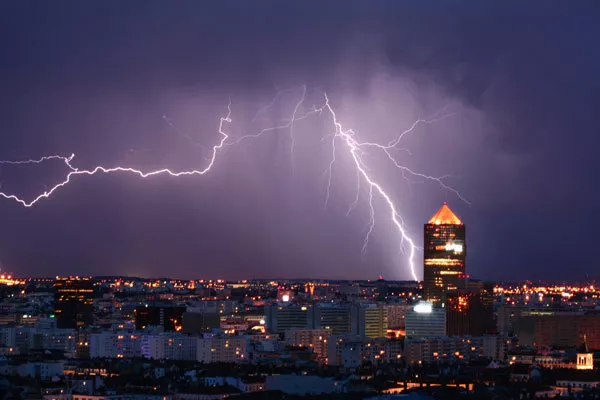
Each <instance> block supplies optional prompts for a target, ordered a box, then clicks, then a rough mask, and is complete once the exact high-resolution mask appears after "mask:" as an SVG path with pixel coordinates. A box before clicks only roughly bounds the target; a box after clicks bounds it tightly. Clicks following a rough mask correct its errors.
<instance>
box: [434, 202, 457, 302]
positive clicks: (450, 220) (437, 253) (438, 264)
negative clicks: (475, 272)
mask: <svg viewBox="0 0 600 400" xmlns="http://www.w3.org/2000/svg"><path fill="white" fill-rule="evenodd" d="M423 248H424V254H423V264H424V265H423V270H424V271H423V276H424V282H423V290H424V292H425V298H426V299H427V300H430V301H432V302H434V303H437V304H441V303H444V302H445V297H446V293H448V292H450V291H453V290H456V289H458V287H459V281H460V280H461V279H462V278H463V277H464V276H465V257H466V254H467V244H466V234H465V225H464V224H463V223H462V221H461V220H460V219H459V218H458V217H457V216H456V215H455V214H454V213H453V212H452V210H450V208H449V207H448V205H447V204H446V203H444V204H443V205H442V207H441V208H440V209H439V210H438V212H436V213H435V214H434V216H433V217H431V219H430V220H429V222H428V223H427V224H425V240H424V246H423Z"/></svg>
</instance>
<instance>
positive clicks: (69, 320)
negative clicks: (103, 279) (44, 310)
mask: <svg viewBox="0 0 600 400" xmlns="http://www.w3.org/2000/svg"><path fill="white" fill-rule="evenodd" d="M93 296H94V282H92V280H91V279H90V278H79V277H75V278H73V277H70V278H59V277H57V278H56V280H55V281H54V314H55V316H56V325H57V327H58V328H61V329H62V328H70V329H78V328H85V327H86V326H89V325H91V324H92V323H93V319H94V298H93Z"/></svg>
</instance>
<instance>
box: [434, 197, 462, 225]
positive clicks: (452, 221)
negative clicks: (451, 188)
mask: <svg viewBox="0 0 600 400" xmlns="http://www.w3.org/2000/svg"><path fill="white" fill-rule="evenodd" d="M428 223H429V224H435V225H462V221H461V220H460V219H459V218H458V217H457V216H456V214H454V213H453V212H452V210H451V209H450V207H448V205H447V204H446V203H445V202H444V204H443V205H442V207H441V208H440V209H439V210H438V212H436V213H435V214H434V215H433V217H431V219H430V220H429V222H428Z"/></svg>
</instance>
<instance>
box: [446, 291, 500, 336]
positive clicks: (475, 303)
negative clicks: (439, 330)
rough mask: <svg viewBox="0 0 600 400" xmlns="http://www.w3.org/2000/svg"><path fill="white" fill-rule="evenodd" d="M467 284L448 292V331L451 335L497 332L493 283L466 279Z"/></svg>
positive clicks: (475, 334) (477, 334) (478, 334)
mask: <svg viewBox="0 0 600 400" xmlns="http://www.w3.org/2000/svg"><path fill="white" fill-rule="evenodd" d="M464 283H465V285H463V287H461V288H459V289H458V290H456V291H453V292H450V293H447V294H446V322H447V328H446V333H447V334H448V335H450V336H463V335H471V336H481V335H484V334H495V333H496V322H495V321H494V306H493V285H492V284H491V283H489V282H481V281H474V280H464Z"/></svg>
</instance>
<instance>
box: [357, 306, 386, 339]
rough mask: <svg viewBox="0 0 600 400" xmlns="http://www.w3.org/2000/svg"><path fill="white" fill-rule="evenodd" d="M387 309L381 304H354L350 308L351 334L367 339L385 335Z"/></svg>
mask: <svg viewBox="0 0 600 400" xmlns="http://www.w3.org/2000/svg"><path fill="white" fill-rule="evenodd" d="M387 329H388V315H387V308H386V307H385V305H384V304H382V303H367V304H356V305H355V306H354V307H353V308H352V334H354V335H357V336H360V337H367V338H372V339H374V338H384V337H386V335H387Z"/></svg>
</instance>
